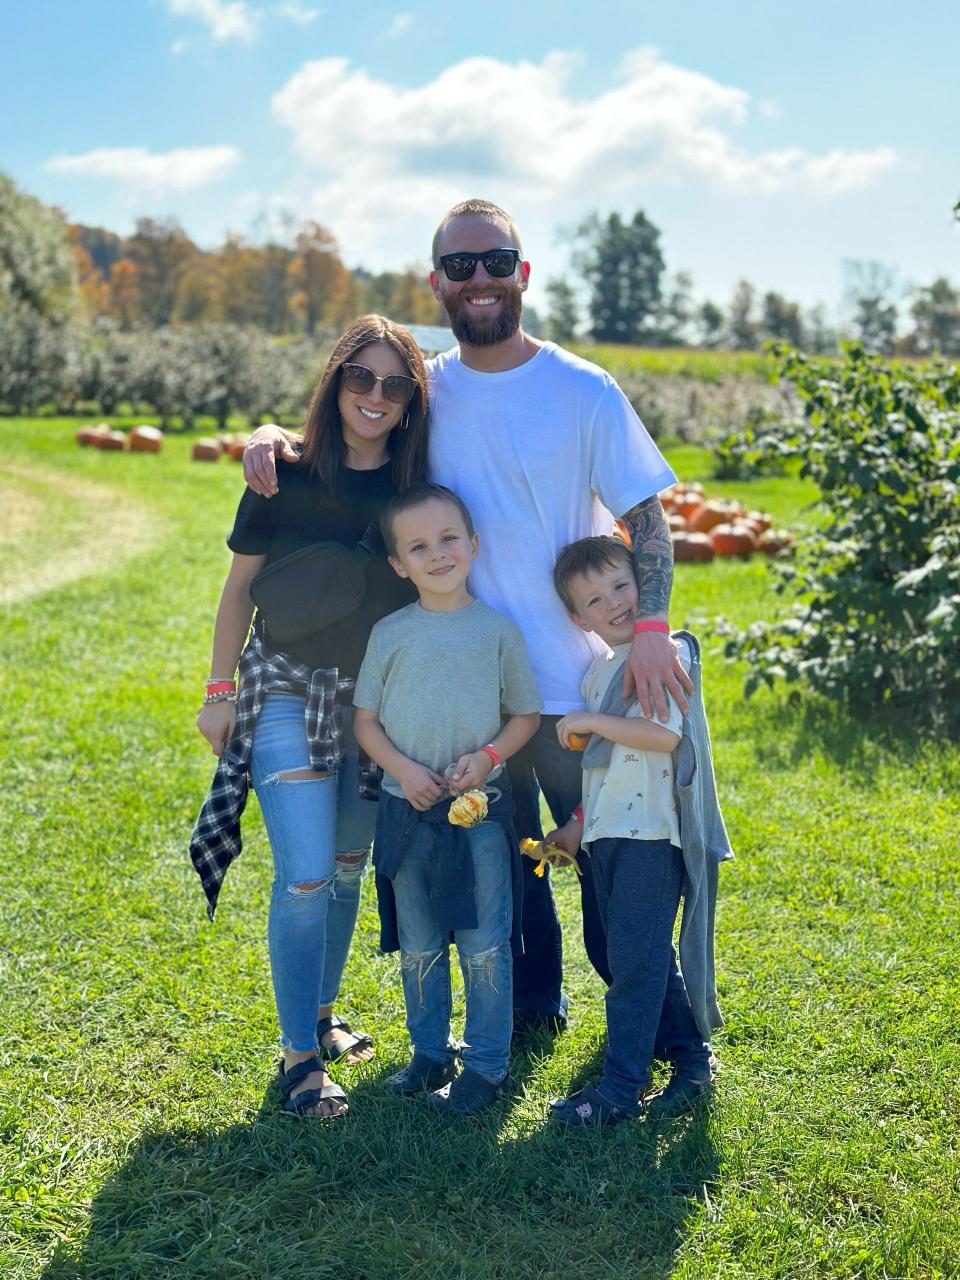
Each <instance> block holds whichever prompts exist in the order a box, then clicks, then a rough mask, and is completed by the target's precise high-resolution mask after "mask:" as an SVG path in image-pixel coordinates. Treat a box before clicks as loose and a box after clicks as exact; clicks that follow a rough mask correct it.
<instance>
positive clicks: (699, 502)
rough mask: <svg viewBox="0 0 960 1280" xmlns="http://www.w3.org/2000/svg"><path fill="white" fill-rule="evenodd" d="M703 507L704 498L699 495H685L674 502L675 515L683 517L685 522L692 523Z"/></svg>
mask: <svg viewBox="0 0 960 1280" xmlns="http://www.w3.org/2000/svg"><path fill="white" fill-rule="evenodd" d="M702 506H703V498H702V497H701V496H700V494H699V493H685V494H683V496H682V497H680V498H675V499H674V501H673V510H674V514H675V515H678V516H683V518H684V520H687V521H690V520H691V519H692V518H693V516H694V515H695V514H696V512H697V511H699V510H700V508H701V507H702Z"/></svg>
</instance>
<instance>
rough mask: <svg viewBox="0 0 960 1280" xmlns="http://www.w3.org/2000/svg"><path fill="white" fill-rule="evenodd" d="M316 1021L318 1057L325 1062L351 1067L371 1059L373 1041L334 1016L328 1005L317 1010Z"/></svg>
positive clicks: (363, 1032)
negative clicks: (318, 1046)
mask: <svg viewBox="0 0 960 1280" xmlns="http://www.w3.org/2000/svg"><path fill="white" fill-rule="evenodd" d="M317 1019H318V1021H317V1038H318V1040H319V1043H320V1056H321V1058H323V1059H324V1061H325V1062H343V1063H346V1065H347V1066H348V1067H352V1066H355V1065H356V1063H358V1062H368V1061H369V1060H370V1059H371V1058H372V1057H373V1041H372V1040H371V1039H370V1037H369V1036H368V1035H367V1034H366V1032H365V1031H354V1030H353V1028H352V1027H351V1026H350V1023H349V1022H345V1021H344V1019H343V1018H338V1017H337V1016H336V1014H335V1013H334V1012H333V1010H332V1007H331V1006H330V1005H324V1006H322V1007H321V1008H320V1009H319V1011H318V1013H317Z"/></svg>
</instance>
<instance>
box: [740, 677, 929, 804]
mask: <svg viewBox="0 0 960 1280" xmlns="http://www.w3.org/2000/svg"><path fill="white" fill-rule="evenodd" d="M748 708H749V710H748V713H747V716H748V721H747V723H748V725H749V729H748V732H750V731H752V732H753V735H754V741H755V743H756V755H757V759H758V760H760V761H761V762H762V764H763V768H764V771H765V772H775V771H777V770H787V769H794V768H796V766H797V765H798V764H801V763H802V762H804V761H806V760H809V758H810V756H811V754H812V753H814V752H819V753H821V754H823V755H825V756H826V757H827V758H828V759H829V760H831V761H832V762H833V763H835V764H838V765H840V766H842V768H843V770H844V772H845V773H847V774H848V775H851V776H852V777H853V778H855V779H856V780H857V781H858V782H864V783H870V782H873V781H874V779H875V776H876V772H877V769H878V767H879V766H881V765H882V764H885V763H889V760H890V758H891V757H896V759H898V760H900V761H902V762H903V763H905V764H910V763H911V762H912V761H914V760H916V759H917V758H918V757H919V756H920V755H921V754H922V753H923V752H925V751H926V750H928V748H929V741H930V739H929V735H928V734H927V735H925V734H923V733H922V732H920V729H919V727H918V725H917V724H916V723H910V722H905V721H904V719H903V717H900V718H899V719H898V718H897V717H896V715H895V714H894V713H893V712H892V711H891V712H885V713H876V714H874V715H869V716H867V715H856V714H855V713H853V712H851V711H849V710H848V709H847V708H846V707H844V706H843V705H842V704H841V703H836V702H830V701H828V700H827V699H826V698H823V697H818V696H817V695H815V694H805V695H803V696H802V697H801V699H800V700H799V701H798V702H796V703H791V702H790V701H789V700H788V699H787V697H785V696H774V697H770V696H767V695H765V694H762V693H761V694H759V695H757V697H756V699H755V700H754V701H752V702H751V703H749V704H748Z"/></svg>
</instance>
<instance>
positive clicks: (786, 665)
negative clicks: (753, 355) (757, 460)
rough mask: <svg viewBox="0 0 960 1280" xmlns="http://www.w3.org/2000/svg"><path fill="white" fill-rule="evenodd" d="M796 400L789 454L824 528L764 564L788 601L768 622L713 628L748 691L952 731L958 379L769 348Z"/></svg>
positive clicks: (959, 538) (959, 548)
mask: <svg viewBox="0 0 960 1280" xmlns="http://www.w3.org/2000/svg"><path fill="white" fill-rule="evenodd" d="M777 354H778V356H779V358H780V359H781V362H782V368H781V376H782V377H784V378H786V379H788V380H789V381H790V382H791V383H792V384H793V386H794V387H795V388H796V391H797V393H798V394H799V396H800V398H801V400H802V401H803V404H804V422H803V425H802V427H800V428H798V432H797V436H796V440H795V443H794V448H795V450H796V452H797V453H798V454H799V455H800V456H801V458H802V460H803V464H802V469H801V475H803V476H809V477H811V478H812V479H813V480H814V481H815V482H816V484H817V485H818V487H819V489H820V503H821V505H822V508H823V510H824V513H825V516H826V520H825V522H824V523H823V525H822V526H821V527H819V528H817V529H813V530H811V531H809V532H808V533H806V534H805V535H804V538H803V541H802V544H801V545H800V546H799V548H798V555H797V559H796V561H795V562H792V563H786V564H781V563H778V564H775V565H774V566H773V571H774V572H775V573H776V574H777V575H778V581H777V584H776V590H777V591H778V592H780V593H781V594H784V595H785V596H789V597H790V600H791V603H790V604H789V606H788V608H787V609H786V611H785V612H784V613H782V614H781V616H780V617H779V618H778V619H777V620H776V621H775V622H772V623H756V624H754V625H753V626H751V627H749V628H748V629H747V630H746V631H736V630H734V629H733V628H731V627H729V626H727V625H725V624H723V623H722V622H721V623H720V624H718V627H717V630H718V631H719V632H720V633H721V634H724V635H726V636H727V641H726V653H727V656H728V657H730V658H738V659H745V660H747V661H748V662H749V664H750V668H751V670H750V673H749V675H748V677H747V683H746V690H745V691H746V693H747V694H750V693H752V692H753V691H754V690H755V689H757V688H759V687H760V686H761V685H764V684H765V685H768V686H769V685H772V684H773V682H774V680H775V678H778V677H782V678H784V679H786V680H788V681H803V682H805V683H806V684H808V685H809V686H811V687H812V688H814V689H816V690H818V691H819V692H821V693H824V694H826V695H828V696H829V697H832V698H835V699H837V700H842V701H844V702H846V703H847V704H849V705H850V706H851V707H853V708H856V709H858V710H861V711H866V710H872V709H878V708H888V709H895V710H896V711H897V713H898V714H901V715H902V716H904V717H909V718H910V719H913V720H916V721H917V722H920V723H925V724H927V725H930V726H932V727H935V728H937V729H938V730H946V731H948V732H956V730H957V729H958V728H960V411H958V406H960V375H958V372H957V370H956V368H953V367H948V366H945V365H928V366H926V367H921V366H915V367H904V366H902V365H901V366H898V367H896V368H891V367H890V366H889V365H887V364H884V363H882V362H881V361H879V360H877V359H874V358H872V357H869V356H867V355H865V354H864V352H863V350H862V349H860V348H859V347H854V346H851V347H848V348H847V349H846V353H845V359H844V361H843V362H842V363H839V364H838V363H836V362H833V361H831V362H829V363H827V362H822V361H817V360H813V359H810V358H808V357H806V356H803V355H800V354H799V353H797V352H795V351H792V350H789V349H786V348H780V349H778V352H777Z"/></svg>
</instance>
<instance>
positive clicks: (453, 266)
mask: <svg viewBox="0 0 960 1280" xmlns="http://www.w3.org/2000/svg"><path fill="white" fill-rule="evenodd" d="M519 261H520V250H519V249H488V250H487V252H486V253H444V254H442V255H441V256H440V257H439V258H438V259H437V270H438V271H441V270H442V271H443V272H445V274H446V277H447V279H448V280H469V279H470V277H471V276H472V275H473V273H474V272H475V271H476V269H477V263H478V262H482V263H483V269H484V271H486V273H487V275H488V276H495V277H496V278H497V279H503V278H504V277H506V276H512V275H513V273H514V272H515V271H516V269H517V263H518V262H519Z"/></svg>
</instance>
